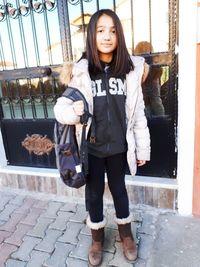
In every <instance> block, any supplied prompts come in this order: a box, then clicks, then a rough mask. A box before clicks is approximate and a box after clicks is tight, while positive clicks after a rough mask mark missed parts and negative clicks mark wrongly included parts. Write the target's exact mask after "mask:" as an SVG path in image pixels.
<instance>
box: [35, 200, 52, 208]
mask: <svg viewBox="0 0 200 267" xmlns="http://www.w3.org/2000/svg"><path fill="white" fill-rule="evenodd" d="M48 203H49V201H48V200H41V199H39V200H37V201H36V202H35V203H34V204H33V208H36V209H47V208H48Z"/></svg>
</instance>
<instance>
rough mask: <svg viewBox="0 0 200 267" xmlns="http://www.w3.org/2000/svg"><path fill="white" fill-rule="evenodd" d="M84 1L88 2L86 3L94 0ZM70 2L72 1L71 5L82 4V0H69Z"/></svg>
mask: <svg viewBox="0 0 200 267" xmlns="http://www.w3.org/2000/svg"><path fill="white" fill-rule="evenodd" d="M83 1H84V2H86V3H89V2H91V1H92V0H83ZM68 3H70V4H71V5H74V6H76V5H78V4H80V0H68Z"/></svg>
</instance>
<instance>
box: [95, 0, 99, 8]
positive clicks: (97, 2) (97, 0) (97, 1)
mask: <svg viewBox="0 0 200 267" xmlns="http://www.w3.org/2000/svg"><path fill="white" fill-rule="evenodd" d="M96 4H97V10H99V0H96Z"/></svg>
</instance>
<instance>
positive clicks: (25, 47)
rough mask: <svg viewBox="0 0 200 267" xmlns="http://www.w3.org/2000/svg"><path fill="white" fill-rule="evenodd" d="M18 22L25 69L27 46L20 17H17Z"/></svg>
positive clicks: (26, 64)
mask: <svg viewBox="0 0 200 267" xmlns="http://www.w3.org/2000/svg"><path fill="white" fill-rule="evenodd" d="M19 7H20V4H19V0H17V8H19ZM18 21H19V29H20V37H21V43H22V52H23V56H24V64H25V67H28V66H29V63H28V54H27V46H26V39H25V34H24V27H23V23H22V18H21V16H19V18H18Z"/></svg>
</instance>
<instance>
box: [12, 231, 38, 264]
mask: <svg viewBox="0 0 200 267" xmlns="http://www.w3.org/2000/svg"><path fill="white" fill-rule="evenodd" d="M41 241H42V239H39V238H36V237H30V236H25V237H24V239H23V243H22V244H21V246H20V248H19V249H18V250H17V251H16V252H14V253H13V254H12V255H11V256H12V258H13V259H17V260H21V261H29V260H30V253H31V251H32V250H33V249H34V247H35V246H36V245H37V244H39V243H40V242H41Z"/></svg>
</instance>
